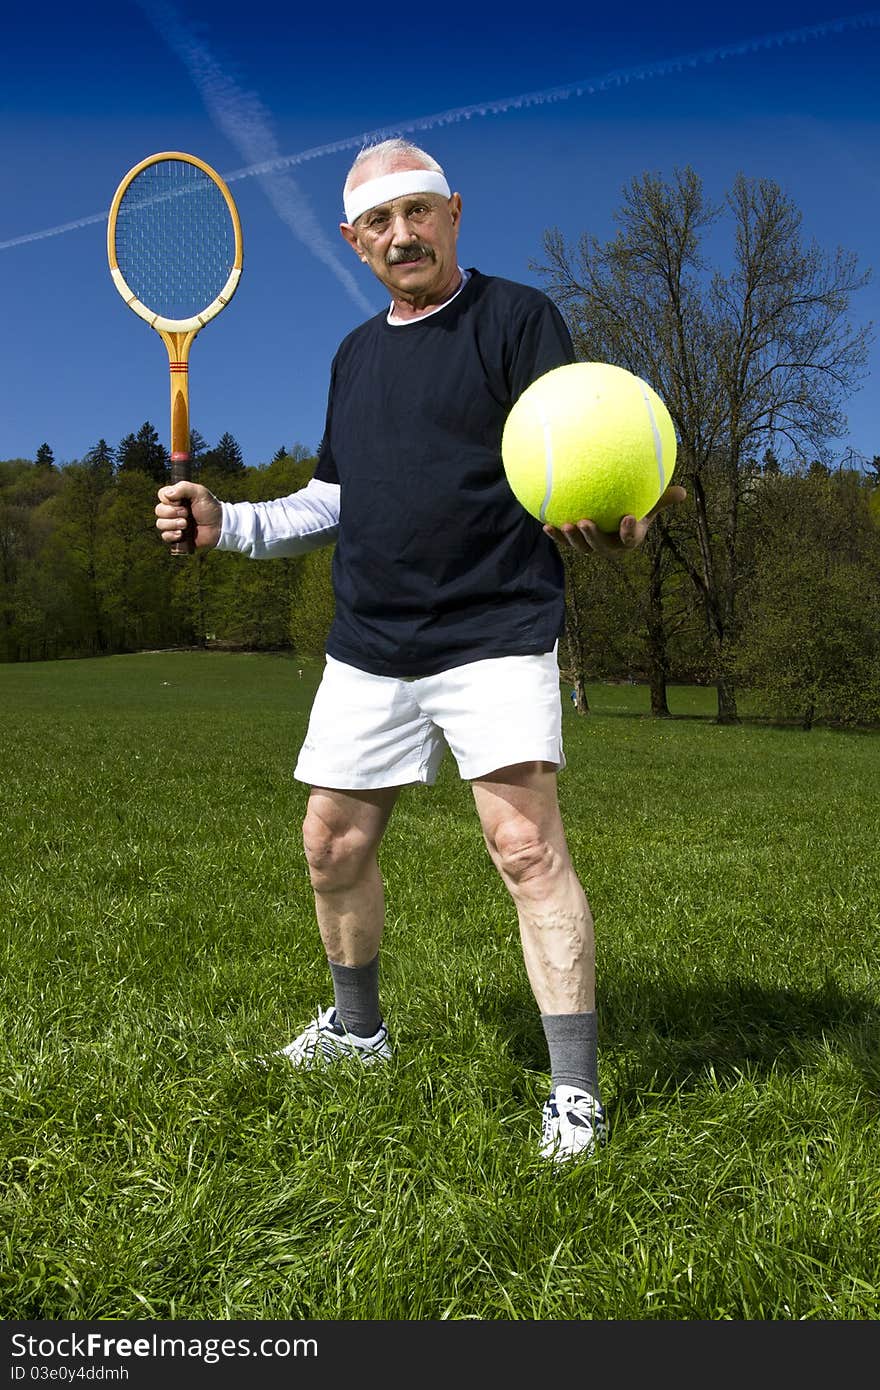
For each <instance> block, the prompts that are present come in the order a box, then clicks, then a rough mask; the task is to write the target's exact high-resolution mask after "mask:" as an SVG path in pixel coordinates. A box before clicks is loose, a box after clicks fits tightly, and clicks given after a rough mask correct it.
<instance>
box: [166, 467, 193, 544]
mask: <svg viewBox="0 0 880 1390" xmlns="http://www.w3.org/2000/svg"><path fill="white" fill-rule="evenodd" d="M189 462H190V457H189V454H184V453H173V454H172V455H171V483H172V486H173V485H174V484H175V483H182V482H184V481H185V480H187V479H188V477H189V472H190V469H189ZM181 505H182V506H184V507H185V508H186V526H185V529H184V535H183V538H182V540H179V541H172V543H171V545H170V546H169V547H168V548H169V550H170V551H171V554H172V555H192V553H193V551H194V550H195V548H196V545H195V529H196V527H195V522H194V521H193V516H192V510H191V508H190V504H189V502H183V503H182V504H181Z"/></svg>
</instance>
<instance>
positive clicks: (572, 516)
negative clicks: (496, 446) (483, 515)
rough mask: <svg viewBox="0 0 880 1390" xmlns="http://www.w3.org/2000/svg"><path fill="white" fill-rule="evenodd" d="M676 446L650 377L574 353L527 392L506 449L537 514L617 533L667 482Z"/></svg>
mask: <svg viewBox="0 0 880 1390" xmlns="http://www.w3.org/2000/svg"><path fill="white" fill-rule="evenodd" d="M675 447H676V446H675V429H674V427H673V424H672V419H671V417H670V414H669V411H668V410H667V409H666V406H665V405H664V404H663V402H662V401H661V399H660V397H659V396H658V395H657V393H656V391H654V390H653V388H652V387H650V386H649V385H648V383H647V382H646V381H642V379H641V377H637V376H634V375H633V373H632V372H628V371H626V370H625V369H624V368H623V367H613V366H611V365H610V363H608V362H573V363H571V364H570V365H568V366H566V367H555V368H554V369H553V370H552V371H550V372H546V373H545V374H544V376H541V377H538V379H537V381H533V382H532V384H531V386H529V387H527V388H526V390H525V391H524V392H523V393H522V395H521V396H520V397H519V399H518V400H517V401H516V403H515V404H514V406H513V409H512V410H511V412H510V414H509V415H508V417H507V420H506V422H505V425H504V433H503V435H502V440H501V457H502V461H503V463H504V471H505V473H506V475H507V481H508V482H509V483H510V486H511V489H512V491H513V493H514V496H515V497H516V498H517V499H518V500H519V501H520V502H521V503H522V505H523V506H524V507H525V509H526V511H527V512H531V514H532V516H536V517H537V518H538V520H539V521H544V522H549V523H550V525H551V526H561V525H562V524H563V522H567V521H572V522H575V521H583V520H585V519H586V520H589V521H594V522H595V523H596V525H597V526H598V527H599V529H600V531H608V532H612V533H613V532H616V531H617V530H618V528H619V526H620V521H621V518H622V517H624V516H635V517H638V518H641V517H643V516H646V515H647V513H648V512H649V511H650V510H651V508H652V507H653V506H654V503H655V502H656V501H657V500H658V498H659V497H660V495H661V494H662V493H663V492H664V491H665V490H666V488H667V487H668V485H669V481H670V479H671V477H672V470H673V469H674V467H675Z"/></svg>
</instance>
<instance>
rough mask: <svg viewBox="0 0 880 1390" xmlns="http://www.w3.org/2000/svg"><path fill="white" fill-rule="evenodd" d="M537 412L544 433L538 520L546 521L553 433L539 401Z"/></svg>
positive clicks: (549, 495) (550, 492) (548, 503)
mask: <svg viewBox="0 0 880 1390" xmlns="http://www.w3.org/2000/svg"><path fill="white" fill-rule="evenodd" d="M537 410H538V417H539V419H540V421H541V428H542V430H543V431H544V500H543V502H542V503H541V509H540V511H539V513H538V520H539V521H546V520H547V508H548V507H549V506H550V498H551V496H552V495H553V431H552V430H551V428H550V420H549V418H548V416H547V414H546V412H545V411H544V409H543V407H542V405H541V403H540V401H538V402H537Z"/></svg>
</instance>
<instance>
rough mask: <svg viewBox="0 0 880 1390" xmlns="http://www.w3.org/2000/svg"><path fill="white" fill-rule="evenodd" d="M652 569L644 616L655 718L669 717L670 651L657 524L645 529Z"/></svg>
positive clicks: (661, 546)
mask: <svg viewBox="0 0 880 1390" xmlns="http://www.w3.org/2000/svg"><path fill="white" fill-rule="evenodd" d="M647 544H648V549H649V552H650V556H651V573H650V578H649V580H648V612H647V619H646V629H647V643H646V645H647V652H648V685H649V687H650V691H651V714H652V715H653V716H654V718H655V719H669V718H670V714H669V705H668V703H667V700H666V680H667V677H668V675H669V653H668V651H667V646H666V626H665V624H664V622H663V580H662V577H661V573H660V570H661V564H662V561H663V533H662V529H661V527H659V526H658V528H657V530H656V531H651V532H649V533H648V541H647Z"/></svg>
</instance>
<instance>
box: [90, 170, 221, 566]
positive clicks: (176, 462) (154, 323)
mask: <svg viewBox="0 0 880 1390" xmlns="http://www.w3.org/2000/svg"><path fill="white" fill-rule="evenodd" d="M107 258H108V260H109V262H110V274H111V275H112V277H113V283H114V285H115V286H116V288H117V290H118V291H119V293H120V294H121V295H122V298H123V299H124V300H125V302H126V304H127V305H128V307H129V309H133V310H134V312H135V313H136V314H137V315H139V317H140V318H142V319H144V320H145V321H146V322H147V323H148V324H149V325H150V327H151V328H155V330H156V332H157V333H158V334H159V336H160V337H161V339H162V341H163V342H164V344H165V346H166V348H167V349H168V363H169V368H170V374H171V481H172V483H179V482H181V481H182V480H183V479H184V478H186V477H187V476H188V472H189V470H188V467H187V465H188V464H189V461H190V453H189V350H190V348H191V347H192V344H193V340H194V338H195V336H196V334H197V333H199V332H200V331H201V329H203V328H204V326H205V324H206V323H208V321H209V320H210V319H213V318H216V316H217V314H219V313H220V310H221V309H225V308H226V305H227V304H228V303H229V301H230V299H231V298H232V296H233V295H234V294H235V291H236V289H237V288H238V282H239V279H240V278H241V265H242V241H241V222H240V221H239V217H238V210H237V208H236V206H235V203H234V202H233V199H232V194H231V193H230V192H229V189H228V188H227V186H226V184H225V183H224V182H223V180H222V178H221V177H220V175H219V174H218V173H216V172H215V170H213V169H212V168H211V166H210V165H209V164H206V163H205V162H204V160H201V159H197V158H196V156H195V155H192V154H181V153H180V152H178V151H166V152H163V153H161V154H152V155H150V156H149V158H148V159H142V160H141V162H140V164H136V165H135V166H134V168H133V169H129V171H128V173H127V174H126V175H125V178H124V179H123V180H122V182H121V183H120V185H119V187H118V188H117V190H116V193H115V194H114V197H113V202H112V204H111V207H110V217H109V220H108V223H107ZM191 530H192V525H191V523H190V525H189V526H188V527H187V532H188V533H189V532H191ZM169 548H170V550H171V553H172V554H173V555H187V554H189V553H190V552H191V551H192V550H193V542H192V536H191V534H187V536H186V538H185V539H184V540H181V541H177V542H175V543H174V544H173V545H171V546H170V547H169Z"/></svg>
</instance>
